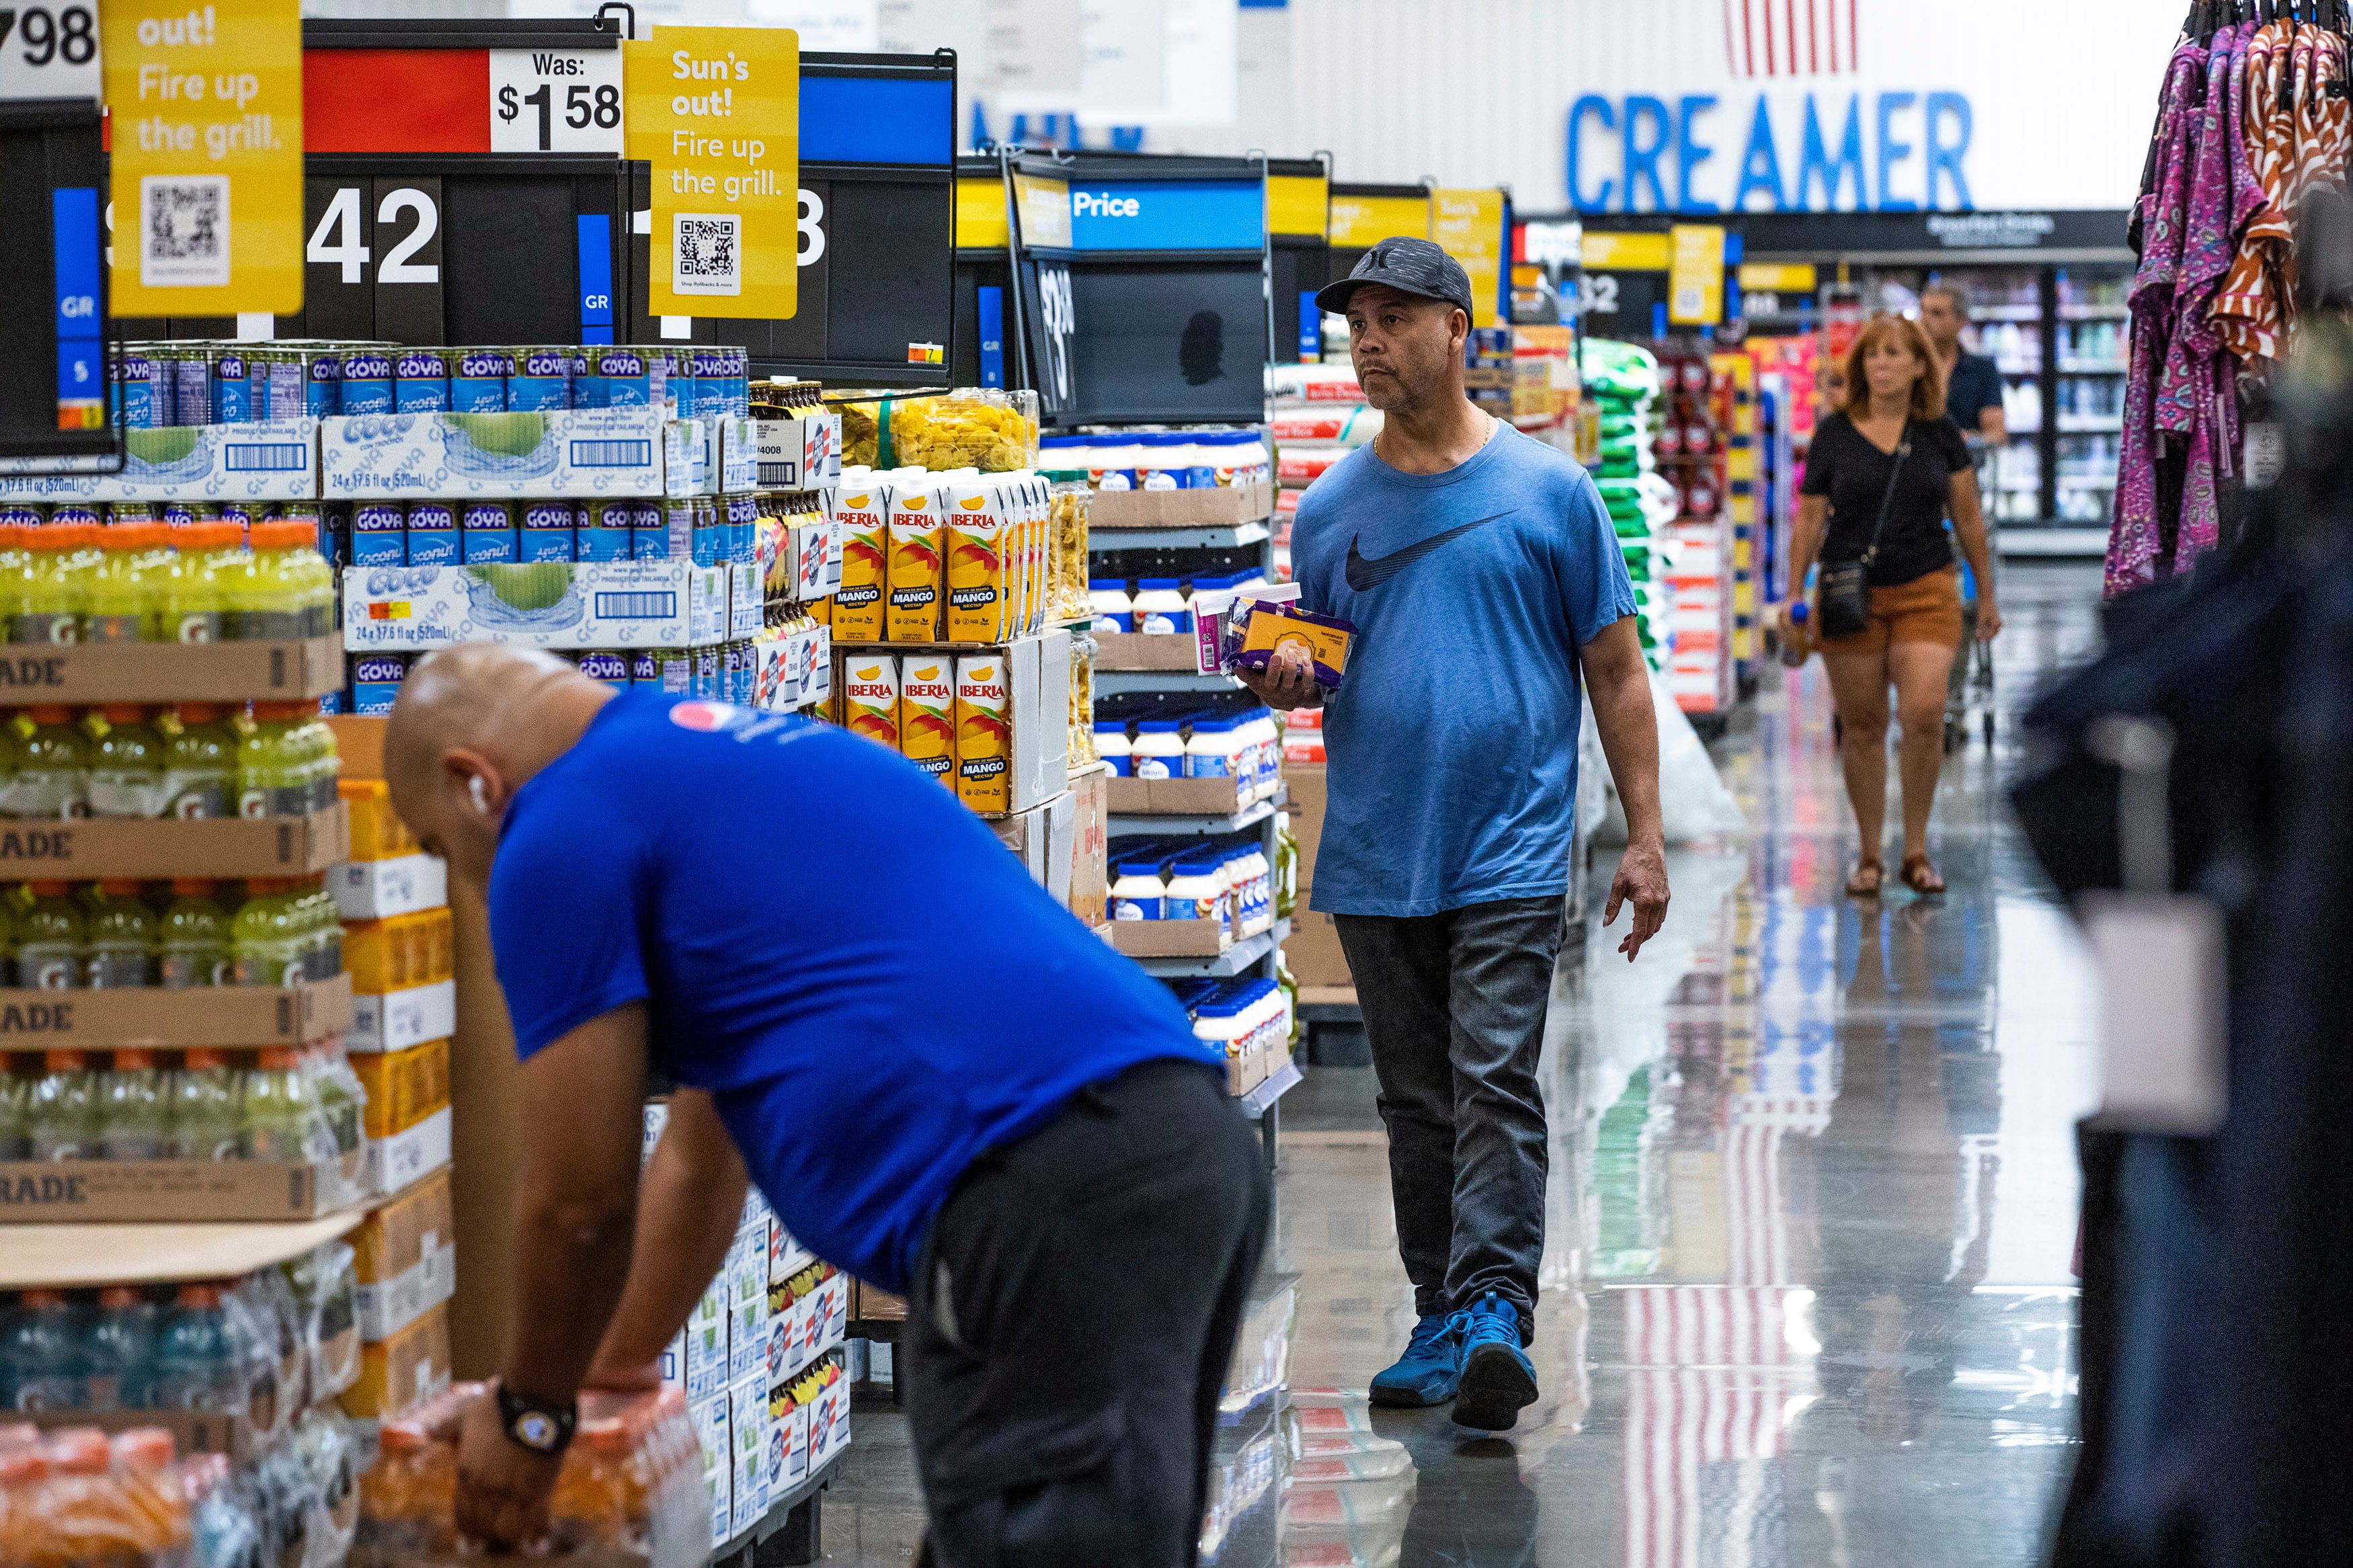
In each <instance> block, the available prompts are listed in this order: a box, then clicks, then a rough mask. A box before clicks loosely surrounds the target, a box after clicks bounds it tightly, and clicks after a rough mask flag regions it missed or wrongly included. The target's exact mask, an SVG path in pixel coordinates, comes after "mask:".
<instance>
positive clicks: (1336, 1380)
mask: <svg viewBox="0 0 2353 1568" xmlns="http://www.w3.org/2000/svg"><path fill="white" fill-rule="evenodd" d="M2005 586H2006V590H2007V592H2006V595H2005V600H2006V602H2005V606H2004V607H2005V610H2006V612H2007V614H2008V616H2009V617H2010V631H2009V633H2008V635H2007V636H2006V637H2004V639H2003V641H2002V643H2001V645H2000V659H1999V661H1998V670H1997V674H1998V678H1999V695H2000V702H2001V705H2002V706H2004V707H2005V708H2009V707H2014V706H2015V705H2016V704H2017V703H2018V702H2020V701H2021V700H2023V699H2024V697H2025V696H2026V695H2027V693H2028V692H2029V690H2030V689H2031V685H2032V682H2033V680H2034V679H2035V678H2036V675H2037V672H2038V671H2039V670H2042V669H2045V668H2050V667H2052V666H2053V665H2055V664H2059V663H2062V662H2067V661H2072V660H2073V659H2074V658H2080V657H2082V655H2083V654H2084V652H2085V651H2086V650H2087V648H2088V647H2089V644H2090V641H2091V638H2092V636H2093V627H2092V612H2091V605H2092V603H2093V600H2094V597H2095V595H2096V592H2097V588H2096V578H2095V577H2092V576H2088V575H2085V574H2082V573H2080V572H2078V571H2073V570H2069V569H2063V568H2023V569H2021V568H2012V569H2011V570H2010V573H2009V574H2008V576H2007V577H2006V579H2005ZM2006 746H2007V741H2006V740H2005V741H2004V742H2003V749H1998V750H1997V751H1996V752H1993V753H1991V754H1989V752H1987V751H1986V749H1985V748H1984V746H1983V745H1982V744H1978V745H1975V746H1973V747H1971V748H1970V749H1969V750H1968V752H1965V753H1962V754H1959V755H1957V756H1955V757H1954V758H1953V759H1952V761H1951V762H1950V763H1949V764H1948V766H1947V770H1946V774H1945V783H1944V789H1943V794H1942V795H1941V797H1940V800H1939V804H1938V807H1937V820H1936V829H1935V848H1936V854H1937V857H1938V863H1939V865H1940V867H1941V868H1942V869H1943V870H1944V873H1945V875H1946V877H1947V880H1948V881H1949V883H1950V885H1951V888H1952V891H1951V893H1950V895H1949V896H1947V898H1945V899H1944V900H1940V901H1936V902H1924V901H1920V900H1915V899H1913V898H1911V897H1910V896H1909V895H1908V894H1903V893H1891V894H1890V895H1889V897H1888V898H1887V899H1886V900H1885V901H1884V902H1883V903H1882V904H1878V905H1867V904H1857V903H1855V902H1852V901H1850V900H1846V899H1845V898H1843V896H1842V895H1841V884H1842V883H1843V881H1844V879H1845V876H1846V872H1847V869H1848V868H1849V867H1850V865H1851V863H1852V858H1853V857H1854V852H1855V846H1854V843H1853V837H1852V826H1851V822H1850V820H1849V818H1848V816H1847V812H1846V807H1845V803H1844V799H1843V796H1842V795H1841V790H1840V785H1839V782H1838V775H1837V770H1836V761H1835V757H1834V756H1833V754H1832V752H1831V739H1830V719H1829V704H1828V699H1827V695H1826V693H1825V691H1824V689H1823V687H1822V683H1821V680H1820V667H1819V665H1817V666H1814V667H1812V668H1809V669H1807V670H1806V671H1804V672H1803V673H1802V674H1800V675H1799V676H1795V677H1790V678H1788V679H1787V680H1786V682H1785V681H1784V680H1783V679H1782V678H1781V676H1780V673H1779V671H1778V668H1777V669H1776V670H1775V671H1774V672H1773V677H1772V679H1769V680H1768V682H1767V690H1766V692H1765V693H1764V694H1763V696H1762V697H1761V698H1760V700H1759V701H1758V703H1757V706H1756V711H1755V717H1754V722H1753V725H1752V724H1747V723H1746V722H1744V724H1743V725H1742V726H1741V727H1740V728H1739V729H1738V730H1736V732H1735V733H1734V734H1733V735H1731V736H1729V737H1727V738H1726V740H1725V742H1723V743H1721V744H1720V745H1719V746H1718V747H1717V748H1716V751H1717V754H1718V756H1719V758H1720V760H1721V763H1722V766H1723V768H1724V771H1725V777H1726V780H1727V782H1728V783H1729V784H1731V785H1732V787H1733V789H1734V791H1735V793H1736V795H1738V797H1739V798H1740V801H1741V805H1742V807H1743V809H1744V811H1745V812H1746V814H1747V816H1748V820H1749V824H1750V829H1751V831H1750V832H1749V834H1748V835H1747V836H1746V838H1745V839H1742V840H1740V841H1737V842H1727V843H1725V844H1724V845H1722V846H1717V847H1700V848H1694V849H1692V850H1688V851H1683V852H1679V853H1678V854H1677V855H1676V856H1675V858H1674V860H1673V864H1672V879H1673V886H1674V894H1675V898H1674V905H1673V908H1672V911H1671V912H1670V915H1669V919H1668V925H1667V929H1666V931H1664V932H1663V933H1662V937H1661V938H1660V940H1659V942H1657V943H1655V944H1654V945H1653V947H1652V948H1651V950H1650V951H1649V952H1645V953H1644V955H1643V956H1642V958H1641V962H1640V963H1636V964H1633V965H1631V966H1629V965H1627V964H1626V963H1623V961H1621V960H1619V959H1617V958H1616V957H1615V955H1614V953H1613V952H1611V948H1612V947H1613V946H1614V942H1605V941H1601V940H1599V939H1598V938H1597V939H1596V940H1592V941H1589V942H1587V943H1586V944H1585V945H1584V947H1583V949H1582V951H1581V952H1572V953H1570V954H1567V955H1565V957H1564V960H1563V963H1562V967H1561V970H1560V973H1559V974H1558V975H1557V977H1556V983H1555V990H1554V996H1553V1006H1552V1014H1551V1017H1550V1021H1549V1026H1548V1041H1547V1047H1546V1089H1547V1094H1548V1097H1549V1101H1550V1105H1551V1120H1552V1126H1553V1142H1552V1177H1551V1186H1550V1199H1549V1203H1548V1209H1549V1213H1548V1215H1547V1227H1548V1245H1547V1247H1546V1258H1545V1264H1544V1277H1543V1285H1544V1297H1543V1301H1542V1304H1541V1306H1540V1309H1539V1310H1540V1316H1541V1320H1542V1321H1541V1323H1540V1326H1539V1330H1538V1334H1537V1339H1536V1343H1535V1352H1534V1353H1535V1359H1536V1363H1537V1371H1538V1375H1539V1379H1540V1381H1541V1384H1542V1386H1543V1387H1544V1389H1545V1391H1546V1392H1545V1396H1544V1398H1543V1400H1542V1402H1541V1403H1539V1404H1538V1405H1535V1407H1533V1408H1532V1409H1530V1410H1529V1411H1527V1412H1525V1415H1524V1416H1523V1419H1522V1422H1521V1425H1520V1427H1519V1429H1518V1430H1517V1431H1515V1432H1514V1433H1513V1434H1512V1435H1511V1436H1510V1437H1509V1439H1508V1440H1488V1441H1482V1442H1464V1441H1461V1440H1460V1439H1458V1438H1457V1436H1456V1435H1455V1433H1454V1431H1453V1429H1452V1427H1451V1426H1450V1425H1449V1424H1448V1422H1447V1421H1446V1419H1445V1415H1444V1413H1443V1412H1430V1413H1398V1412H1389V1411H1380V1412H1374V1411H1370V1410H1368V1409H1367V1408H1366V1405H1365V1401H1364V1398H1363V1392H1362V1391H1363V1389H1364V1387H1365V1385H1366V1381H1367V1380H1368V1379H1369V1378H1370V1377H1371V1375H1372V1374H1373V1373H1375V1372H1376V1371H1377V1370H1378V1369H1379V1368H1380V1367H1381V1366H1382V1365H1384V1364H1386V1363H1387V1362H1388V1360H1389V1359H1390V1358H1391V1357H1392V1356H1393V1355H1394V1354H1395V1352H1396V1351H1397V1350H1398V1347H1400V1346H1401V1345H1402V1343H1403V1342H1404V1339H1405V1334H1406V1331H1407V1329H1408V1327H1409V1325H1410V1323H1411V1321H1412V1309H1411V1304H1410V1301H1411V1298H1410V1293H1409V1290H1408V1289H1407V1286H1406V1280H1405V1276H1404V1272H1403V1270H1402V1268H1400V1267H1399V1265H1398V1258H1397V1250H1396V1238H1395V1235H1394V1231H1393V1227H1392V1223H1391V1216H1390V1212H1389V1205H1388V1184H1387V1171H1388V1166H1387V1159H1386V1152H1385V1149H1384V1145H1383V1141H1382V1138H1381V1134H1380V1131H1379V1121H1378V1119H1377V1115H1376V1113H1375V1111H1374V1107H1373V1088H1372V1084H1371V1081H1370V1079H1371V1073H1370V1071H1369V1069H1345V1068H1319V1069H1316V1071H1315V1072H1314V1074H1312V1075H1311V1081H1310V1083H1309V1084H1308V1085H1306V1086H1303V1089H1301V1090H1299V1091H1296V1093H1295V1095H1294V1105H1293V1115H1292V1116H1291V1118H1290V1120H1289V1121H1287V1122H1286V1126H1285V1154H1284V1158H1283V1168H1282V1177H1281V1181H1280V1184H1279V1190H1278V1204H1279V1209H1280V1213H1279V1225H1280V1233H1279V1237H1278V1243H1277V1246H1276V1248H1275V1254H1274V1257H1273V1258H1272V1259H1271V1264H1270V1270H1269V1274H1268V1277H1267V1279H1266V1281H1265V1282H1264V1285H1263V1287H1262V1290H1261V1302H1260V1310H1259V1311H1258V1313H1257V1314H1256V1315H1255V1316H1254V1318H1253V1320H1252V1322H1251V1324H1250V1328H1249V1329H1248V1330H1247V1331H1246V1332H1245V1336H1244V1341H1243V1343H1242V1346H1241V1349H1240V1353H1239V1355H1238V1357H1237V1370H1236V1376H1235V1379H1234V1383H1233V1387H1234V1394H1233V1396H1232V1398H1231V1399H1230V1400H1229V1404H1230V1405H1233V1406H1234V1407H1235V1408H1234V1410H1233V1412H1232V1415H1231V1425H1230V1426H1229V1428H1228V1435H1227V1439H1226V1441H1225V1442H1224V1444H1222V1445H1221V1450H1220V1452H1221V1458H1222V1460H1223V1463H1222V1464H1221V1468H1220V1472H1219V1482H1218V1492H1217V1500H1216V1506H1214V1507H1213V1509H1212V1511H1211V1516H1210V1519H1209V1521H1208V1528H1207V1530H1206V1531H1205V1535H1204V1556H1203V1560H1204V1561H1205V1562H1210V1561H1214V1562H1215V1563H1218V1564H1219V1568H1258V1565H1260V1564H1268V1563H1289V1564H1293V1565H1294V1568H1304V1565H1309V1564H1314V1565H1317V1568H1324V1565H1330V1568H1340V1565H1343V1564H1366V1565H1374V1564H1400V1565H1404V1568H1421V1565H1424V1564H1440V1563H1443V1564H1472V1563H1476V1564H1481V1565H1482V1568H1483V1565H1490V1564H1493V1565H1508V1564H1546V1565H1555V1564H1561V1565H1566V1564H1585V1563H1595V1564H1623V1565H1625V1568H1718V1565H1722V1568H1734V1565H1744V1564H1754V1565H1756V1568H1772V1565H1778V1564H1788V1565H1791V1568H1799V1565H1813V1564H1822V1565H1829V1568H1848V1565H1852V1568H1867V1565H1873V1564H1904V1565H1905V1568H1943V1565H1947V1564H1954V1565H1957V1564H1979V1563H1982V1564H2025V1563H2033V1562H2035V1561H2036V1560H2037V1559H2038V1557H2039V1555H2040V1552H2041V1548H2042V1541H2043V1539H2044V1535H2045V1532H2046V1531H2047V1528H2048V1523H2049V1520H2050V1517H2051V1514H2052V1510H2053V1509H2054V1508H2055V1505H2056V1502H2057V1500H2058V1496H2059V1493H2060V1490H2061V1489H2062V1487H2063V1483H2064V1478H2065V1474H2066V1468H2067V1466H2068V1464H2069V1463H2070V1460H2071V1457H2072V1456H2071V1452H2070V1445H2071V1444H2072V1442H2073V1422H2074V1411H2073V1390H2074V1377H2073V1312H2074V1303H2073V1296H2074V1289H2073V1275H2072V1272H2071V1268H2070V1259H2071V1253H2072V1247H2073V1237H2074V1197H2075V1174H2074V1163H2073V1142H2072V1125H2073V1120H2074V1118H2075V1117H2076V1115H2077V1114H2079V1112H2080V1110H2081V1109H2082V1092H2083V1078H2084V1067H2085V1055H2086V1052H2085V1040H2086V1038H2087V1034H2086V1028H2085V1025H2084V995H2083V991H2082V986H2083V976H2084V966H2083V964H2082V963H2081V962H2080V958H2079V952H2078V949H2077V946H2076V942H2075V939H2074V936H2073V931H2072V928H2071V927H2070V926H2069V925H2068V923H2067V922H2066V921H2065V919H2064V917H2063V915H2062V914H2061V913H2060V911H2059V910H2057V909H2056V908H2055V907H2054V906H2053V905H2052V902H2051V901H2050V900H2049V899H2048V897H2047V896H2046V895H2045V894H2044V892H2043V891H2042V890H2041V889H2040V888H2039V887H2038V886H2037V885H2036V883H2035V882H2034V881H2033V879H2032V878H2031V870H2030V868H2029V867H2028V866H2027V864H2026V862H2025V860H2024V858H2023V851H2022V848H2021V846H2020V844H2019V841H2018V839H2017V836H2016V835H2015V833H2014V831H2013V830H2012V829H2011V828H2010V826H2009V824H2008V821H2007V818H2006V816H2005V815H2004V812H2003V808H2002V806H2001V805H2000V799H1999V795H1998V793H1997V782H1998V773H1999V772H2000V762H2001V758H2002V757H2003V756H2004V755H2005V754H2006ZM1607 871H1608V863H1607V860H1606V858H1605V859H1604V860H1603V861H1600V862H1598V863H1597V872H1596V874H1597V876H1599V877H1601V878H1604V879H1606V876H1607ZM1281 1383H1287V1384H1288V1394H1281V1393H1279V1392H1275V1391H1273V1390H1272V1389H1271V1385H1272V1384H1281ZM904 1445H905V1436H904V1430H903V1426H901V1425H900V1424H899V1423H898V1422H896V1421H895V1420H893V1419H892V1418H891V1417H890V1416H888V1415H875V1416H869V1417H865V1418H862V1419H861V1421H860V1426H859V1431H858V1440H857V1445H856V1446H855V1447H854V1448H853V1451H852V1454H851V1457H850V1459H849V1467H850V1468H849V1472H848V1473H847V1474H846V1475H845V1478H844V1479H843V1482H842V1483H841V1484H840V1485H839V1486H838V1487H837V1488H836V1489H835V1490H834V1491H833V1493H832V1494H831V1496H830V1497H829V1498H828V1506H827V1509H826V1548H827V1552H826V1555H827V1560H828V1561H829V1562H845V1563H873V1564H892V1565H894V1568H895V1565H896V1564H899V1563H904V1562H906V1561H907V1553H908V1552H910V1551H911V1549H912V1547H913V1543H914V1542H915V1541H916V1539H917V1538H918V1535H919V1533H920V1523H921V1519H920V1507H919V1504H918V1503H917V1501H916V1500H915V1497H914V1494H913V1486H912V1481H911V1479H910V1476H909V1466H908V1464H907V1453H906V1449H905V1446H904Z"/></svg>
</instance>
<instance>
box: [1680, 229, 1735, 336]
mask: <svg viewBox="0 0 2353 1568" xmlns="http://www.w3.org/2000/svg"><path fill="white" fill-rule="evenodd" d="M1667 253H1668V254H1667V320H1669V321H1672V322H1674V323H1675V324H1676V325H1678V326H1687V327H1695V326H1712V325H1714V324H1715V322H1717V321H1722V320H1724V228H1723V226H1721V225H1719V224H1712V223H1679V224H1677V225H1675V226H1674V227H1673V228H1672V230H1670V231H1669V233H1668V235H1667Z"/></svg>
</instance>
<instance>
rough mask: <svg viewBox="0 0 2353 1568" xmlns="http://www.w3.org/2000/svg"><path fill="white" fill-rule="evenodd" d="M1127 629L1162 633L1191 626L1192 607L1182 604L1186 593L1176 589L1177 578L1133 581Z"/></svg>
mask: <svg viewBox="0 0 2353 1568" xmlns="http://www.w3.org/2000/svg"><path fill="white" fill-rule="evenodd" d="M1130 629H1131V630H1134V631H1139V632H1155V633H1160V634H1164V635H1165V634H1166V633H1169V632H1189V631H1191V630H1192V629H1193V612H1192V609H1191V608H1190V607H1189V606H1188V605H1187V604H1186V603H1185V595H1182V594H1180V593H1178V592H1177V591H1176V578H1174V577H1143V578H1139V579H1137V580H1136V584H1135V598H1134V610H1133V614H1132V624H1131V626H1130Z"/></svg>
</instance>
